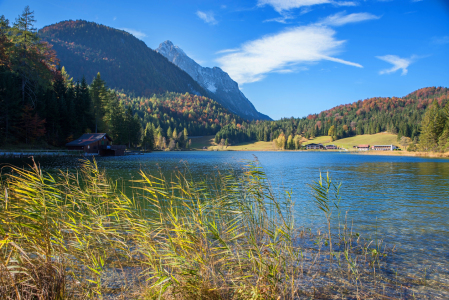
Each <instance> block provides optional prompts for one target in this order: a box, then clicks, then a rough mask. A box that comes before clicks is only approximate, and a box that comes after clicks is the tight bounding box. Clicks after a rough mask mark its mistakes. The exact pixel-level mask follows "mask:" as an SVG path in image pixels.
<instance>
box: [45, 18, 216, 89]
mask: <svg viewBox="0 0 449 300" xmlns="http://www.w3.org/2000/svg"><path fill="white" fill-rule="evenodd" d="M39 36H40V37H41V39H42V40H44V41H47V42H49V43H50V44H52V45H53V49H55V50H56V52H57V54H58V58H59V59H60V61H61V65H62V66H65V68H66V70H67V72H68V73H69V74H70V75H71V76H73V77H74V78H75V79H77V80H78V79H81V77H82V76H83V75H84V76H85V77H86V80H87V81H88V82H90V81H91V80H92V79H93V78H94V76H95V75H96V74H97V72H100V73H101V77H102V78H103V79H104V80H105V81H106V82H107V84H108V86H109V87H111V88H115V89H123V90H125V91H129V92H134V94H135V95H138V96H151V95H153V94H154V93H162V92H165V91H170V92H179V93H185V92H189V93H193V94H199V95H203V96H210V93H209V92H207V91H206V90H205V89H203V88H202V87H201V86H200V85H199V84H198V83H197V82H196V81H194V80H193V79H192V78H191V77H190V76H189V75H188V74H187V73H185V72H184V71H182V70H181V69H179V68H178V67H176V66H174V65H173V64H172V63H170V62H168V61H167V59H166V58H164V57H163V56H162V55H160V54H159V53H157V52H155V51H154V50H152V49H150V48H149V47H147V46H146V45H145V43H144V42H142V41H141V40H139V39H137V38H135V37H134V36H133V35H131V34H130V33H128V32H125V31H123V30H118V29H114V28H111V27H107V26H104V25H100V24H96V23H94V22H87V21H82V20H77V21H63V22H60V23H57V24H54V25H50V26H46V27H44V28H42V29H41V30H39Z"/></svg>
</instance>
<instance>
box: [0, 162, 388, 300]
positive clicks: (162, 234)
mask: <svg viewBox="0 0 449 300" xmlns="http://www.w3.org/2000/svg"><path fill="white" fill-rule="evenodd" d="M140 175H141V176H140V178H139V180H136V181H134V182H133V193H132V196H130V195H127V194H125V193H124V190H123V189H122V188H120V187H119V186H118V185H117V183H116V182H113V181H110V180H108V178H107V177H106V175H105V173H104V172H103V171H100V170H99V168H98V166H97V165H96V163H95V161H93V162H90V161H84V162H83V165H82V167H81V168H80V169H79V172H77V173H68V172H60V174H58V175H57V176H51V175H49V174H44V173H43V172H42V170H41V169H40V168H39V167H38V166H36V165H34V166H33V167H32V168H31V169H30V170H23V169H18V168H14V167H12V173H9V174H7V176H6V179H5V180H4V181H3V182H2V183H1V193H0V221H1V223H0V295H1V297H2V299H66V298H78V299H83V298H114V297H118V298H120V297H121V298H123V299H134V298H135V299H137V298H142V299H298V298H303V297H306V298H313V297H334V296H340V297H359V298H360V297H361V298H363V297H365V296H366V297H376V296H379V295H381V294H380V293H381V291H383V292H384V293H385V280H384V279H385V278H381V277H379V276H380V275H379V270H380V269H381V258H382V257H383V256H384V254H385V253H384V251H383V250H382V248H381V247H379V245H376V246H377V247H376V251H377V252H375V253H374V252H372V247H371V248H370V245H369V244H368V243H364V242H362V241H360V237H359V236H358V235H355V234H353V233H352V232H351V230H350V228H349V227H348V226H347V224H343V226H339V227H338V229H339V230H338V231H336V232H338V233H336V234H334V240H336V241H334V245H335V246H334V247H333V248H332V246H331V248H330V251H326V250H325V249H324V248H323V247H322V245H325V244H326V243H329V244H330V243H331V236H332V235H333V233H332V232H331V226H330V216H329V227H328V229H329V230H328V233H327V234H324V233H321V231H320V230H316V232H314V230H305V229H298V228H297V227H296V226H295V220H294V214H293V201H292V198H291V193H285V194H284V195H281V196H279V195H275V194H274V193H273V192H272V190H271V188H270V184H269V182H268V180H267V177H266V175H265V173H264V171H263V169H262V168H261V167H260V166H259V165H258V164H257V162H251V163H249V164H248V165H247V166H246V167H245V169H244V172H243V173H242V174H240V175H238V176H237V175H235V174H233V173H229V174H220V173H217V174H216V176H215V177H210V178H206V179H204V180H197V179H193V178H191V176H190V175H189V174H188V173H187V172H176V173H174V174H173V176H172V177H171V178H169V179H167V178H165V177H164V176H163V175H162V174H159V175H158V176H155V175H150V174H146V173H145V172H143V171H142V172H141V173H140ZM328 181H329V179H328ZM323 187H325V185H324V184H323V181H321V187H320V184H319V183H316V184H315V186H314V190H315V191H320V189H323ZM321 191H324V194H320V195H321V196H320V197H321V198H320V199H321V202H319V203H321V204H322V203H328V202H326V201H330V200H328V199H327V200H326V197H327V196H326V191H325V190H321ZM323 197H324V198H323ZM323 201H324V202H323ZM332 256H333V257H334V258H335V261H334V262H332V261H330V260H329V258H330V257H332ZM376 267H377V270H378V273H376ZM373 270H374V273H375V274H377V275H376V276H378V277H377V278H378V279H376V280H379V282H381V281H382V280H383V284H384V285H383V287H382V284H380V283H379V286H377V285H376V284H374V285H373V284H372V282H373V280H372V275H373ZM364 278H365V279H366V278H368V279H367V280H364ZM366 282H369V284H365V283H366ZM389 286H390V287H388V288H387V290H388V289H391V286H394V284H392V283H390V284H389Z"/></svg>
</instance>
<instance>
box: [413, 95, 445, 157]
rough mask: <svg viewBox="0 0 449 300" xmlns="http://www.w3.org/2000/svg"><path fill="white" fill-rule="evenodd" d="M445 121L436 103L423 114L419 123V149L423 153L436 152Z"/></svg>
mask: <svg viewBox="0 0 449 300" xmlns="http://www.w3.org/2000/svg"><path fill="white" fill-rule="evenodd" d="M445 121H446V119H445V117H444V115H443V112H442V110H440V107H439V105H438V102H436V101H434V102H433V103H432V104H431V106H430V107H429V108H428V109H427V111H426V113H425V114H424V117H423V120H422V123H421V136H420V139H419V148H420V149H421V150H423V151H436V150H437V148H438V140H439V138H440V136H441V134H442V133H443V130H444V126H445V123H446V122H445Z"/></svg>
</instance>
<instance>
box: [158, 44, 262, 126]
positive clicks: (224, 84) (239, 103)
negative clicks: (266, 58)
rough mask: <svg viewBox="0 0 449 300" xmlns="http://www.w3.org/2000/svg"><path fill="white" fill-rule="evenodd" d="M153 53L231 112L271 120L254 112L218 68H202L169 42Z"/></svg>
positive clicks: (234, 84)
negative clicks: (196, 83) (163, 58)
mask: <svg viewBox="0 0 449 300" xmlns="http://www.w3.org/2000/svg"><path fill="white" fill-rule="evenodd" d="M155 51H156V52H158V53H160V54H162V55H163V56H164V57H166V58H167V59H168V61H170V62H172V63H173V64H175V65H176V66H178V67H179V68H180V69H182V70H183V71H185V72H187V74H189V75H190V76H191V77H192V78H193V79H194V80H195V81H196V82H198V83H199V85H200V86H201V87H203V88H204V89H206V90H208V91H209V92H211V93H212V94H213V95H214V96H215V97H214V99H215V100H217V101H218V102H219V103H221V104H222V105H224V106H225V107H227V108H228V109H229V110H231V111H232V112H234V113H236V114H238V115H240V116H242V117H246V118H248V119H250V120H256V119H259V120H271V118H270V117H268V116H267V115H264V114H262V113H260V112H258V111H257V110H256V108H255V107H254V105H253V104H252V103H251V102H250V101H249V100H248V99H247V98H246V97H245V95H244V94H243V93H242V92H241V91H240V89H239V87H238V84H237V82H235V81H234V80H232V78H231V77H230V76H229V75H228V73H226V72H224V71H223V70H222V69H220V68H219V67H213V68H209V67H202V66H201V65H199V64H198V63H197V62H195V61H194V60H193V59H192V58H190V57H189V56H187V54H186V53H185V52H184V51H183V50H182V49H181V48H180V47H178V46H175V45H174V44H173V43H172V42H171V41H169V40H166V41H165V42H163V43H161V44H160V45H159V47H158V48H157V49H156V50H155Z"/></svg>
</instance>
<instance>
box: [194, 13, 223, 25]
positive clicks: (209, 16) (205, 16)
mask: <svg viewBox="0 0 449 300" xmlns="http://www.w3.org/2000/svg"><path fill="white" fill-rule="evenodd" d="M196 15H197V16H198V17H199V18H200V19H201V20H203V21H204V22H206V23H207V24H212V25H215V24H217V23H218V22H217V20H215V17H214V13H213V12H203V11H197V12H196Z"/></svg>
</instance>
